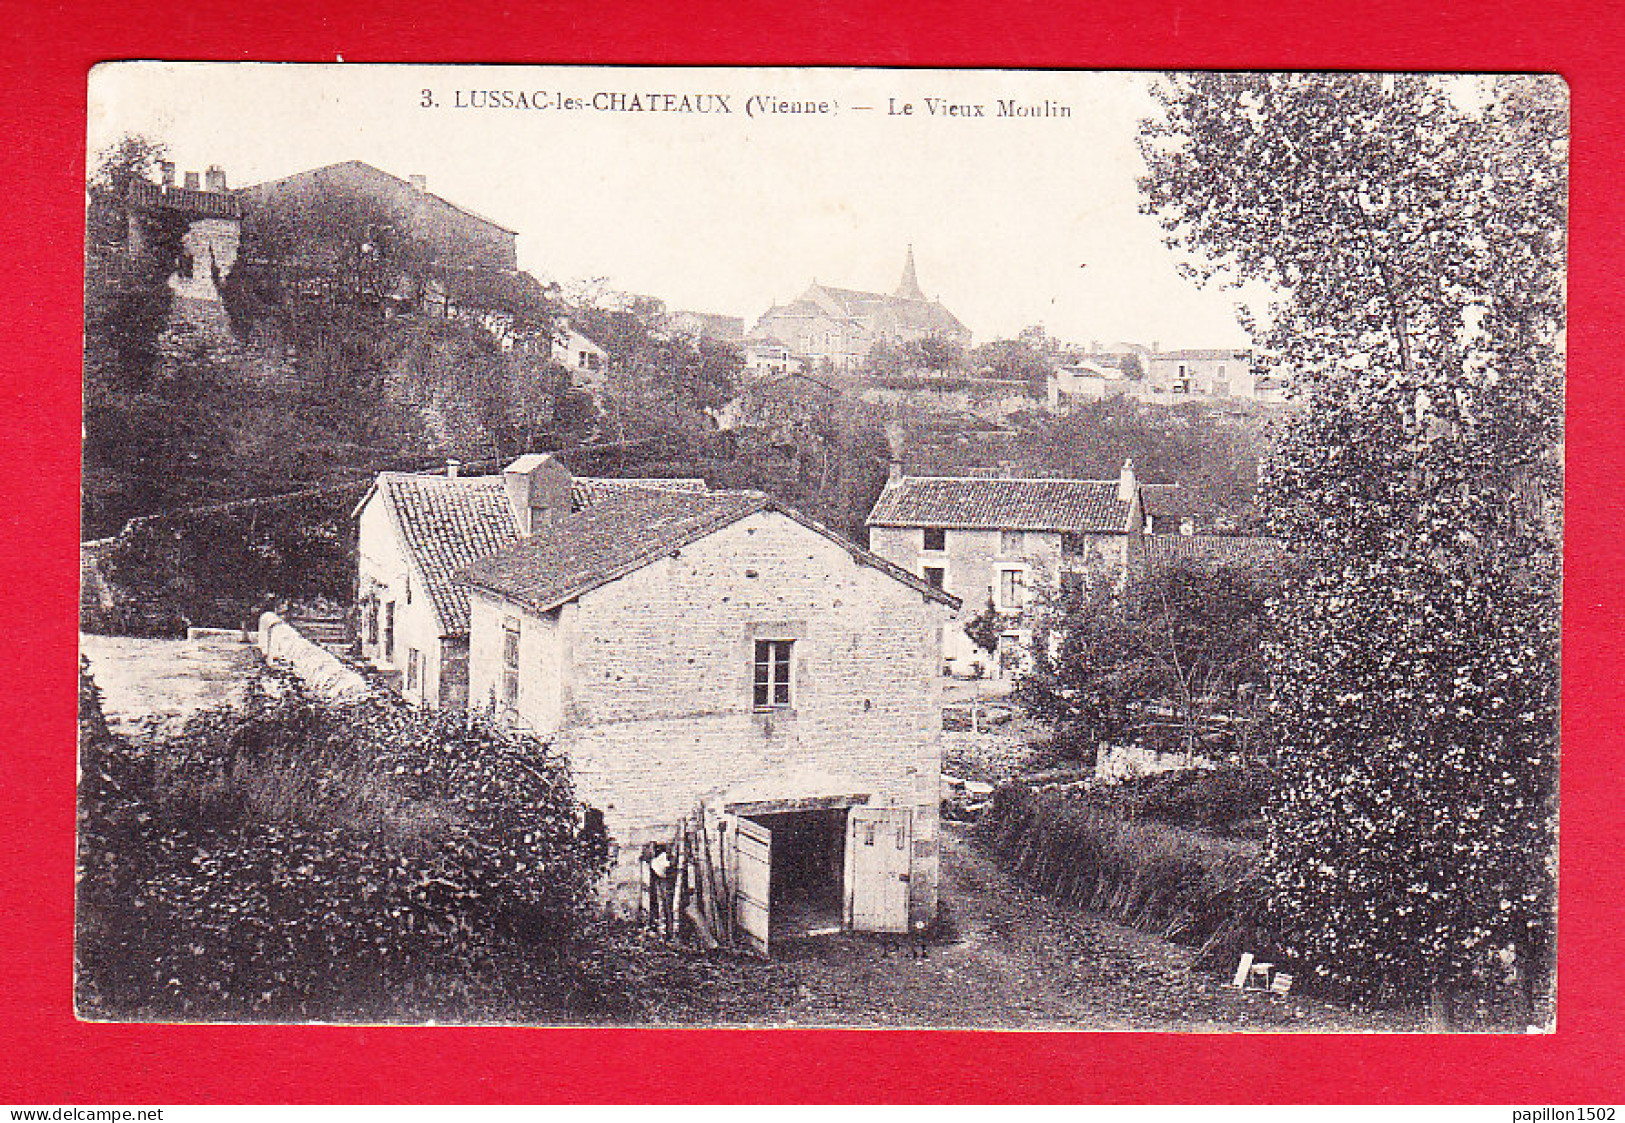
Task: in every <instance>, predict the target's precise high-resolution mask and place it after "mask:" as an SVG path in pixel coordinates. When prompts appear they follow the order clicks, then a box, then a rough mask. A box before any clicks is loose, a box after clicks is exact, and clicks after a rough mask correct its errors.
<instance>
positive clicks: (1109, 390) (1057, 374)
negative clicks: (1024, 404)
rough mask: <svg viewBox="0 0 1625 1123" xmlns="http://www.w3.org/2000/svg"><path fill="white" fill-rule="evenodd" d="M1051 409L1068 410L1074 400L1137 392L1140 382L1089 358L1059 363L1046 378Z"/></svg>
mask: <svg viewBox="0 0 1625 1123" xmlns="http://www.w3.org/2000/svg"><path fill="white" fill-rule="evenodd" d="M1045 392H1046V397H1047V399H1048V401H1049V408H1050V411H1051V412H1053V413H1066V412H1068V411H1069V410H1070V409H1071V408H1072V406H1073V405H1074V404H1075V403H1078V402H1087V401H1099V400H1100V399H1101V398H1123V397H1135V396H1137V395H1138V392H1139V386H1138V383H1137V381H1136V380H1135V379H1132V378H1129V377H1128V376H1127V375H1125V374H1124V373H1123V371H1122V370H1120V369H1119V368H1117V367H1114V366H1109V365H1107V364H1105V363H1097V362H1093V361H1091V360H1089V359H1070V360H1067V361H1065V362H1062V363H1060V364H1058V365H1057V366H1056V367H1055V369H1054V370H1052V371H1050V373H1049V377H1048V378H1046V379H1045Z"/></svg>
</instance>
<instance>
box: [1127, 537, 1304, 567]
mask: <svg viewBox="0 0 1625 1123" xmlns="http://www.w3.org/2000/svg"><path fill="white" fill-rule="evenodd" d="M1141 544H1142V547H1143V549H1142V551H1141V559H1142V561H1143V563H1144V564H1145V565H1146V566H1147V567H1156V566H1159V565H1168V564H1171V563H1173V562H1176V561H1204V562H1208V563H1210V564H1214V565H1273V564H1276V563H1278V562H1280V561H1281V560H1282V558H1283V557H1285V550H1284V549H1283V547H1282V545H1281V542H1280V540H1279V539H1276V538H1265V537H1260V536H1248V535H1243V534H1151V535H1147V536H1146V537H1145V538H1144V539H1143V540H1142V543H1141Z"/></svg>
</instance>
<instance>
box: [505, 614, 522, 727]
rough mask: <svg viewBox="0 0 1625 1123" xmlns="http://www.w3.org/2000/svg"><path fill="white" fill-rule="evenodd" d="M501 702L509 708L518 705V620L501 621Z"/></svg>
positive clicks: (511, 708) (514, 707)
mask: <svg viewBox="0 0 1625 1123" xmlns="http://www.w3.org/2000/svg"><path fill="white" fill-rule="evenodd" d="M502 704H503V706H504V707H506V708H507V709H509V710H513V709H516V708H517V707H518V705H519V621H517V620H513V619H508V620H504V621H503V622H502Z"/></svg>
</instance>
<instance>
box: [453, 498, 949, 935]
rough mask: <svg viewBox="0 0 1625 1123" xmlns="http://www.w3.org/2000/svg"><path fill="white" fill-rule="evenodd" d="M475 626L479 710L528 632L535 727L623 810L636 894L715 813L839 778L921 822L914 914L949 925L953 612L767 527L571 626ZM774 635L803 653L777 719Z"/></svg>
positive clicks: (609, 595) (616, 826) (524, 708)
mask: <svg viewBox="0 0 1625 1123" xmlns="http://www.w3.org/2000/svg"><path fill="white" fill-rule="evenodd" d="M474 614H475V615H474V625H473V636H472V643H471V647H470V690H471V695H472V697H474V698H475V699H482V698H488V697H492V696H496V697H500V693H501V676H502V664H501V657H502V644H501V629H502V623H503V619H504V618H507V619H517V620H518V622H519V624H520V627H521V695H520V700H519V714H520V719H521V722H522V723H523V724H524V725H526V726H528V727H529V728H531V729H532V730H534V731H536V732H540V733H543V734H548V733H552V734H554V735H556V737H557V744H558V746H559V747H560V749H561V750H562V751H564V752H565V753H566V754H567V755H568V757H569V759H570V762H571V765H572V768H573V771H574V773H575V777H576V783H577V786H578V788H579V790H580V793H581V796H582V798H583V799H585V800H587V801H588V802H589V803H591V804H593V805H594V806H596V807H598V808H599V809H600V810H602V811H603V812H604V814H605V821H606V825H607V826H608V827H609V829H610V832H611V835H612V837H613V838H614V839H615V840H616V842H617V843H618V844H619V846H620V861H619V863H618V867H617V871H616V880H617V883H618V884H619V885H620V886H621V887H623V889H624V887H627V886H629V885H635V879H636V873H637V868H636V850H637V848H638V847H639V846H640V845H641V844H642V843H643V842H645V841H649V840H653V839H669V838H670V837H671V833H672V829H673V827H674V826H675V824H676V821H677V819H678V818H679V817H680V816H683V815H685V814H688V813H689V812H691V811H693V810H694V809H695V807H696V806H697V805H698V804H699V803H700V801H701V800H702V799H705V798H707V797H710V796H721V797H722V798H723V799H724V801H726V799H727V798H728V796H727V793H728V792H729V791H730V789H735V788H738V787H740V786H741V785H742V784H744V783H745V782H750V786H751V790H752V791H753V793H759V792H762V791H769V792H771V791H775V790H776V789H775V784H782V785H783V788H782V791H783V795H784V797H786V798H789V797H795V796H799V795H803V794H807V793H806V790H805V785H806V784H807V783H808V782H809V777H827V778H829V779H830V780H831V781H833V782H834V784H835V786H837V787H839V786H842V785H845V786H848V787H852V788H856V789H857V790H859V791H862V792H864V793H867V794H869V795H870V799H869V803H870V804H872V805H877V806H887V805H889V806H897V807H907V808H910V809H911V810H912V811H913V822H914V838H915V853H914V855H913V865H912V874H911V879H910V887H911V888H910V912H911V916H912V918H913V919H914V920H916V921H919V922H927V921H929V920H931V919H932V918H933V917H934V915H935V911H936V900H937V842H938V840H937V812H938V807H939V799H940V794H939V789H940V776H941V752H942V746H941V736H942V708H941V676H940V671H939V667H940V654H939V648H938V644H939V635H940V630H941V627H942V623H943V621H944V619H945V617H946V616H947V609H946V608H945V607H944V606H942V605H940V604H938V603H937V602H935V601H928V600H927V599H926V598H925V597H924V596H923V595H922V594H920V593H919V592H917V591H915V590H912V589H910V588H908V587H907V586H905V585H903V584H901V583H900V582H898V581H897V580H896V579H895V578H892V577H889V576H886V575H885V574H883V573H881V572H880V571H878V570H876V569H874V568H872V567H869V566H863V565H860V564H858V563H857V561H855V560H854V559H853V557H852V556H851V555H850V554H849V553H848V552H847V551H846V550H845V549H843V548H842V547H841V546H840V545H838V544H836V543H834V542H831V541H829V540H828V539H826V538H824V537H823V536H821V535H818V534H816V533H814V532H813V531H810V530H808V529H807V528H805V527H803V526H801V525H799V524H798V523H796V522H794V521H793V520H791V519H788V518H786V517H784V516H783V515H779V514H776V513H772V512H761V513H759V514H756V515H753V516H751V517H749V518H747V519H744V520H741V521H740V522H738V523H735V524H734V525H732V526H730V527H727V528H724V529H723V530H720V531H718V532H716V533H714V534H712V535H709V536H707V537H706V538H704V539H701V540H700V541H698V542H696V543H693V544H691V545H689V546H685V547H683V548H682V549H681V550H679V551H676V552H674V553H673V555H671V556H669V557H666V558H662V559H660V560H659V561H656V562H654V563H652V564H650V565H647V566H645V567H644V568H642V569H640V570H637V571H635V572H634V573H632V574H629V575H627V576H626V577H623V578H621V579H620V580H617V581H613V582H611V583H609V584H608V585H605V586H603V587H601V588H599V589H596V590H594V591H592V592H589V593H586V594H584V595H583V596H582V597H581V598H580V599H579V601H578V602H576V604H574V605H569V606H566V607H565V609H564V610H563V611H561V612H559V613H557V614H556V615H553V616H547V617H544V616H541V615H539V614H535V613H528V612H526V613H521V612H519V610H518V609H516V608H514V607H512V606H504V605H503V604H501V603H500V602H498V601H496V600H494V599H491V598H485V597H480V598H477V599H476V601H475V603H474ZM769 638H772V639H789V640H793V641H794V642H795V645H796V646H795V649H794V669H793V673H792V684H793V692H792V707H791V708H790V709H774V710H768V711H763V712H758V711H756V709H755V708H754V705H753V697H752V665H753V655H754V643H755V641H756V640H757V639H769ZM550 680H551V681H550ZM753 798H760V796H753Z"/></svg>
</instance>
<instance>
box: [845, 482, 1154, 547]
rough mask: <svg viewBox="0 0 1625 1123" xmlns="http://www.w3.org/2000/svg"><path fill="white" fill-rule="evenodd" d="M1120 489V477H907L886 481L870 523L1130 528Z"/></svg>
mask: <svg viewBox="0 0 1625 1123" xmlns="http://www.w3.org/2000/svg"><path fill="white" fill-rule="evenodd" d="M1117 488H1118V482H1117V481H1116V480H1007V479H977V478H972V477H959V476H905V477H903V478H902V479H901V480H898V481H897V482H896V483H890V484H887V485H886V490H884V491H882V492H881V493H880V498H879V499H878V500H876V501H875V506H874V510H872V511H870V512H869V520H868V525H869V526H942V527H955V528H958V529H962V530H1055V531H1063V532H1068V533H1089V534H1109V533H1114V532H1125V531H1127V530H1128V516H1129V503H1128V501H1127V500H1123V499H1119V498H1118V497H1117Z"/></svg>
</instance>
